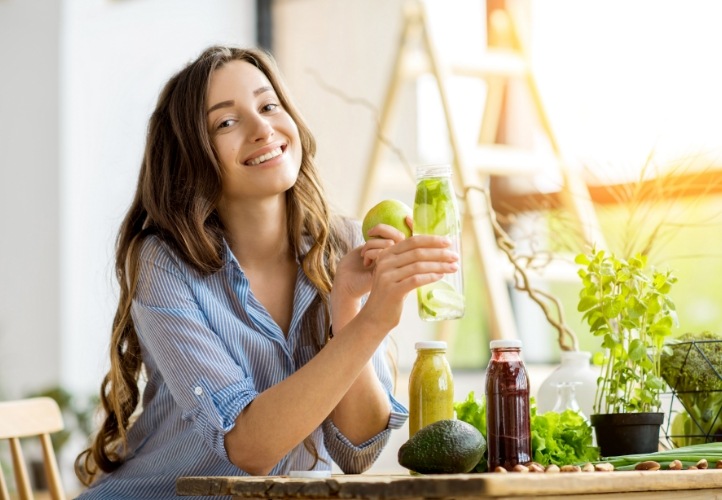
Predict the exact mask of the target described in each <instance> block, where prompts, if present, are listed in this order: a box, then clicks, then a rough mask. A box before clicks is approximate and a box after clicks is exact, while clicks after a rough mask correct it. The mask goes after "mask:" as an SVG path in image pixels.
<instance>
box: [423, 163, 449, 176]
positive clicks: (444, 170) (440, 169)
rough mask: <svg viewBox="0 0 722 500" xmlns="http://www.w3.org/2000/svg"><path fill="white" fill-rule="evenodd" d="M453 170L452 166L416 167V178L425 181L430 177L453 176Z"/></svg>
mask: <svg viewBox="0 0 722 500" xmlns="http://www.w3.org/2000/svg"><path fill="white" fill-rule="evenodd" d="M451 174H452V170H451V165H450V164H439V165H421V166H419V167H416V178H417V179H425V178H429V177H447V176H451Z"/></svg>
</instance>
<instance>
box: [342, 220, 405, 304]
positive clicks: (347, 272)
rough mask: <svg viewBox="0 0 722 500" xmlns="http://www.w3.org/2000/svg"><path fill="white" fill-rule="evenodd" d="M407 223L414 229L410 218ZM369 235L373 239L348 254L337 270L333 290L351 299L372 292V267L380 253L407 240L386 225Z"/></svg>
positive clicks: (373, 229)
mask: <svg viewBox="0 0 722 500" xmlns="http://www.w3.org/2000/svg"><path fill="white" fill-rule="evenodd" d="M406 222H407V224H409V227H412V226H411V224H412V222H411V218H410V217H408V218H407V221H406ZM369 235H370V236H373V238H370V239H369V240H368V241H367V242H366V244H364V245H362V246H360V247H358V248H355V249H354V250H352V251H350V252H349V253H348V254H346V255H345V256H344V257H343V258H342V259H341V260H340V261H339V264H338V268H337V269H336V279H335V281H334V286H333V288H334V290H336V291H337V292H342V293H343V294H345V295H346V296H347V297H348V298H351V299H359V298H361V297H363V296H364V295H366V294H367V293H369V291H371V280H372V277H373V267H372V265H373V263H374V261H375V260H376V258H378V255H379V253H380V252H381V251H382V250H384V249H385V248H388V247H390V246H392V245H394V244H396V243H399V242H401V241H403V240H404V238H405V236H404V233H402V232H401V231H399V230H398V229H396V228H394V227H391V226H388V225H386V224H379V225H377V226H374V227H373V228H372V229H370V230H369Z"/></svg>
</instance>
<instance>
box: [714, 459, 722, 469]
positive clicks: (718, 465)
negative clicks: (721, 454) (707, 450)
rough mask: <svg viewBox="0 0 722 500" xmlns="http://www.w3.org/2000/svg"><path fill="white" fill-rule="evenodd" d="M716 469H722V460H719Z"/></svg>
mask: <svg viewBox="0 0 722 500" xmlns="http://www.w3.org/2000/svg"><path fill="white" fill-rule="evenodd" d="M714 468H715V469H722V460H717V465H715V466H714Z"/></svg>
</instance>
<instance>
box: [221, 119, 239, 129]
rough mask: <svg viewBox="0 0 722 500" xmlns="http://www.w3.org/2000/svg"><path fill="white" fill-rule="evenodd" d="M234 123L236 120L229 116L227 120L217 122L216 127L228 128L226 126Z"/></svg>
mask: <svg viewBox="0 0 722 500" xmlns="http://www.w3.org/2000/svg"><path fill="white" fill-rule="evenodd" d="M234 123H236V120H232V119H230V118H229V119H228V120H223V121H222V122H221V123H219V124H218V128H219V129H220V128H228V127H230V126H231V125H233V124H234Z"/></svg>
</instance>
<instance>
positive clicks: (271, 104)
mask: <svg viewBox="0 0 722 500" xmlns="http://www.w3.org/2000/svg"><path fill="white" fill-rule="evenodd" d="M276 108H278V104H276V103H275V102H269V103H268V104H266V105H265V106H263V107H262V108H261V110H262V111H264V112H268V111H273V110H275V109H276Z"/></svg>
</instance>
